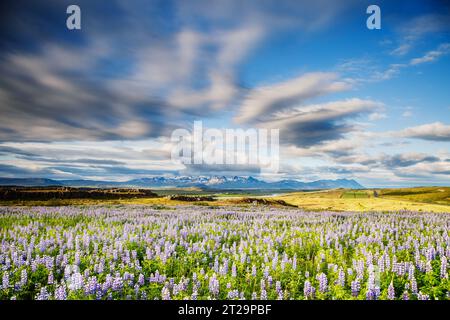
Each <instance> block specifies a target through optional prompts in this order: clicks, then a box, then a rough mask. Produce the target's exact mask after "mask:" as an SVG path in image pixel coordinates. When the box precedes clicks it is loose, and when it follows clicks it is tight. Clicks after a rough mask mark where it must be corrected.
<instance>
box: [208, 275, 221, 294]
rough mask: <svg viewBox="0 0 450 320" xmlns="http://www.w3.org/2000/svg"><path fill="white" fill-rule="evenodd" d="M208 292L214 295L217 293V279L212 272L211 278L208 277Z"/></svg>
mask: <svg viewBox="0 0 450 320" xmlns="http://www.w3.org/2000/svg"><path fill="white" fill-rule="evenodd" d="M209 293H210V294H211V295H212V296H213V297H216V296H218V295H219V280H218V279H217V277H216V274H215V273H214V274H213V275H212V277H211V278H209Z"/></svg>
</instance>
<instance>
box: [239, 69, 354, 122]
mask: <svg viewBox="0 0 450 320" xmlns="http://www.w3.org/2000/svg"><path fill="white" fill-rule="evenodd" d="M349 88H350V85H349V84H348V83H346V82H344V81H341V80H338V76H337V74H335V73H326V72H315V73H307V74H304V75H301V76H299V77H296V78H293V79H289V80H286V81H283V82H281V83H276V84H273V85H268V86H262V87H259V88H256V89H253V90H251V91H250V92H249V93H248V94H247V96H246V97H245V98H244V101H243V102H242V104H241V106H240V109H239V110H238V114H237V116H236V117H235V121H236V122H237V123H246V122H252V121H255V120H261V118H267V117H269V118H270V117H271V115H272V114H273V113H274V112H277V111H279V110H282V109H285V108H289V107H291V106H292V105H293V104H301V103H302V102H303V101H305V100H307V99H311V98H314V97H318V96H322V95H325V94H329V93H333V92H339V91H344V90H346V89H349Z"/></svg>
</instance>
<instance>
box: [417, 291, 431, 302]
mask: <svg viewBox="0 0 450 320" xmlns="http://www.w3.org/2000/svg"><path fill="white" fill-rule="evenodd" d="M417 299H418V300H430V296H429V295H427V294H423V293H422V292H420V291H419V293H418V294H417Z"/></svg>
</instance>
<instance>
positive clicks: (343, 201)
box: [275, 187, 450, 212]
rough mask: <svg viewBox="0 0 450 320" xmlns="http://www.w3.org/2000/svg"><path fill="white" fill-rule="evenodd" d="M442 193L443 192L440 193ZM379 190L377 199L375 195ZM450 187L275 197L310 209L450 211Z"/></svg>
mask: <svg viewBox="0 0 450 320" xmlns="http://www.w3.org/2000/svg"><path fill="white" fill-rule="evenodd" d="M440 190H442V191H440ZM374 191H376V193H377V196H375V195H374ZM449 193H450V188H449V187H429V188H408V189H381V190H343V189H337V190H328V191H321V192H299V193H292V194H287V195H282V196H279V197H275V199H280V200H284V201H286V202H287V203H289V204H293V205H296V206H299V207H301V208H304V209H307V210H333V211H394V210H413V211H424V212H425V211H430V212H450V202H449V201H448V200H449V198H448V194H449Z"/></svg>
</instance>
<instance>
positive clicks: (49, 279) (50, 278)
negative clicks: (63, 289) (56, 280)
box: [47, 271, 53, 284]
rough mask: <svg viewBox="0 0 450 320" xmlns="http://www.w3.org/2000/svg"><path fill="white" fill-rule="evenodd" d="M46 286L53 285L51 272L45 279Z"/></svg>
mask: <svg viewBox="0 0 450 320" xmlns="http://www.w3.org/2000/svg"><path fill="white" fill-rule="evenodd" d="M47 284H53V272H51V271H50V273H49V274H48V277H47Z"/></svg>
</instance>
